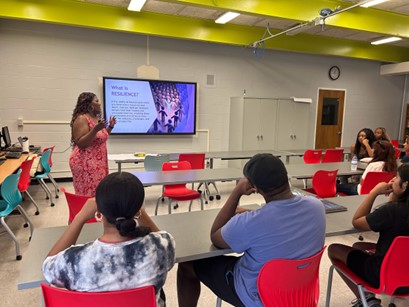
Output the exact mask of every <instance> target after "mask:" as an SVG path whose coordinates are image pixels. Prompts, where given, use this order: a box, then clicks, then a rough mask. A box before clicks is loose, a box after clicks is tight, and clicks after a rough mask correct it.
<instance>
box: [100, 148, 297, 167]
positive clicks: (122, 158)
mask: <svg viewBox="0 0 409 307" xmlns="http://www.w3.org/2000/svg"><path fill="white" fill-rule="evenodd" d="M190 153H197V152H190ZM258 153H271V154H273V155H274V156H276V157H284V156H285V157H286V161H289V156H293V155H298V153H295V152H290V151H283V150H275V149H265V150H229V151H209V152H205V158H206V159H208V160H209V167H210V168H213V165H214V159H220V160H244V159H250V158H251V157H253V156H254V155H256V154H258ZM161 154H167V155H170V161H177V160H178V159H179V155H180V154H181V153H161ZM108 160H111V161H114V162H115V163H116V164H118V172H120V171H121V169H122V164H123V163H141V162H143V161H144V160H145V158H144V157H135V156H134V155H133V154H109V155H108Z"/></svg>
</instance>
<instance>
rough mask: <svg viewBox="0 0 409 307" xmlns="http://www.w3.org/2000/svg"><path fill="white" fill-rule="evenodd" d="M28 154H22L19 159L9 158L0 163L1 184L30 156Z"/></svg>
mask: <svg viewBox="0 0 409 307" xmlns="http://www.w3.org/2000/svg"><path fill="white" fill-rule="evenodd" d="M28 156H29V155H28V154H22V155H21V157H20V158H18V159H7V160H6V161H5V162H4V163H3V164H2V165H0V184H1V183H2V182H3V181H4V179H5V178H6V177H7V176H8V175H10V174H13V173H14V172H15V171H16V170H17V169H18V168H19V167H20V165H21V163H23V162H24V161H25V160H27V158H28Z"/></svg>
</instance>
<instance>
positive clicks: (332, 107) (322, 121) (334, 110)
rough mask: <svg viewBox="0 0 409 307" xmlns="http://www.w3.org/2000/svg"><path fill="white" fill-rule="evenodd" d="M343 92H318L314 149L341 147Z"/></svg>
mask: <svg viewBox="0 0 409 307" xmlns="http://www.w3.org/2000/svg"><path fill="white" fill-rule="evenodd" d="M344 100H345V91H339V90H319V95H318V115H317V125H316V129H315V133H316V137H315V148H318V149H321V148H322V149H325V148H335V147H339V146H341V136H342V124H343V118H344V117H343V116H344Z"/></svg>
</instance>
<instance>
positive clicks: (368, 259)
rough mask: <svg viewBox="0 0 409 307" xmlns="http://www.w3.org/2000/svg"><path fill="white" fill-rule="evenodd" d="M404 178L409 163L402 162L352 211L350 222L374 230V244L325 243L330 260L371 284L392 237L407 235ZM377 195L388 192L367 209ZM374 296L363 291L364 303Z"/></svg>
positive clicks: (376, 283)
mask: <svg viewBox="0 0 409 307" xmlns="http://www.w3.org/2000/svg"><path fill="white" fill-rule="evenodd" d="M408 182H409V163H403V164H402V165H401V166H399V168H398V174H397V176H396V177H395V178H393V179H392V180H391V181H390V182H389V183H386V182H381V183H379V184H378V185H376V186H375V187H374V188H373V189H372V191H371V192H370V193H369V194H368V195H367V196H366V198H365V199H364V201H363V202H362V204H361V205H360V206H359V208H358V209H357V211H356V212H355V215H354V217H353V220H352V224H353V226H354V227H355V228H357V229H359V230H362V231H368V230H372V231H375V232H378V233H379V239H378V242H377V243H376V244H375V243H369V242H358V243H355V244H354V245H353V246H352V247H351V246H346V245H343V244H331V245H330V246H329V247H328V257H329V258H330V260H331V261H332V262H334V260H338V261H342V262H343V263H345V264H346V265H347V266H348V268H349V269H350V270H351V271H353V272H354V273H355V274H356V275H358V276H359V277H361V278H362V279H363V280H365V281H366V282H368V283H369V284H371V285H372V286H373V287H375V288H376V287H379V279H380V269H381V265H382V261H383V258H384V257H385V255H386V253H387V251H388V249H389V247H390V246H391V244H392V242H393V240H394V239H395V238H396V237H398V236H409V205H408V203H409V188H408ZM378 195H389V201H388V202H387V203H385V204H384V205H382V206H380V207H379V208H377V209H375V210H374V211H373V212H371V210H372V206H373V204H374V202H375V199H376V197H377V196H378ZM373 251H374V252H373ZM343 278H344V277H343ZM344 280H345V282H346V284H347V285H348V287H349V288H350V289H351V290H352V291H353V292H354V294H355V295H356V297H357V298H359V292H358V288H357V287H356V286H355V284H354V283H352V282H351V281H350V280H348V279H347V278H344ZM375 300H377V301H378V303H380V300H378V299H376V298H375V297H374V295H373V294H372V293H367V301H368V303H369V302H370V301H372V303H374V301H375ZM360 303H361V302H360V300H359V299H357V302H356V305H354V306H362V305H359V304H360ZM372 305H373V304H371V305H370V306H372ZM378 306H380V304H378Z"/></svg>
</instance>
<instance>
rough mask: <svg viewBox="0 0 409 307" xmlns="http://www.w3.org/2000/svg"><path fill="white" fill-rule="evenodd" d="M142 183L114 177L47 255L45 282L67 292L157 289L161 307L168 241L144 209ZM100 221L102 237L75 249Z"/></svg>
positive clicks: (171, 253)
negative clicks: (90, 226)
mask: <svg viewBox="0 0 409 307" xmlns="http://www.w3.org/2000/svg"><path fill="white" fill-rule="evenodd" d="M144 198H145V192H144V188H143V185H142V183H141V182H140V181H139V179H138V178H137V177H135V176H134V175H132V174H130V173H126V172H121V173H112V174H110V175H108V176H107V177H105V178H104V179H103V180H102V181H101V182H100V183H99V185H98V187H97V190H96V197H95V199H93V198H92V199H90V200H88V201H87V203H86V204H85V205H84V207H83V208H82V210H81V211H80V212H79V213H78V214H77V215H76V216H75V218H74V220H73V221H72V223H71V224H70V225H69V226H68V227H67V229H66V231H65V232H64V233H63V235H62V236H61V237H60V239H59V240H58V241H57V243H56V244H55V245H54V247H53V248H52V249H51V250H50V252H49V253H48V256H47V258H46V259H45V261H44V264H43V273H44V276H45V279H46V280H47V281H48V282H49V283H50V284H52V285H54V286H57V287H62V288H66V289H68V290H75V291H84V292H103V291H119V290H126V289H134V288H139V287H143V286H147V285H153V286H154V287H155V292H156V298H157V304H158V306H164V304H165V295H164V292H163V290H162V287H163V285H164V283H165V280H166V276H167V272H168V271H169V270H170V269H171V268H172V267H173V265H174V263H175V242H174V239H173V238H172V236H171V235H170V234H169V233H167V232H165V231H159V229H158V228H157V226H156V225H155V224H154V223H153V221H152V220H151V219H150V217H149V216H148V215H147V213H146V212H145V210H144V209H143V208H142V204H143V201H144ZM94 216H95V217H96V218H97V219H98V220H101V221H102V224H103V234H102V235H101V236H100V237H99V238H98V239H96V240H95V241H93V242H89V243H86V244H78V245H75V244H76V241H77V239H78V236H79V234H80V232H81V230H82V227H83V226H84V224H85V223H86V221H88V220H89V219H90V218H92V217H94Z"/></svg>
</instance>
